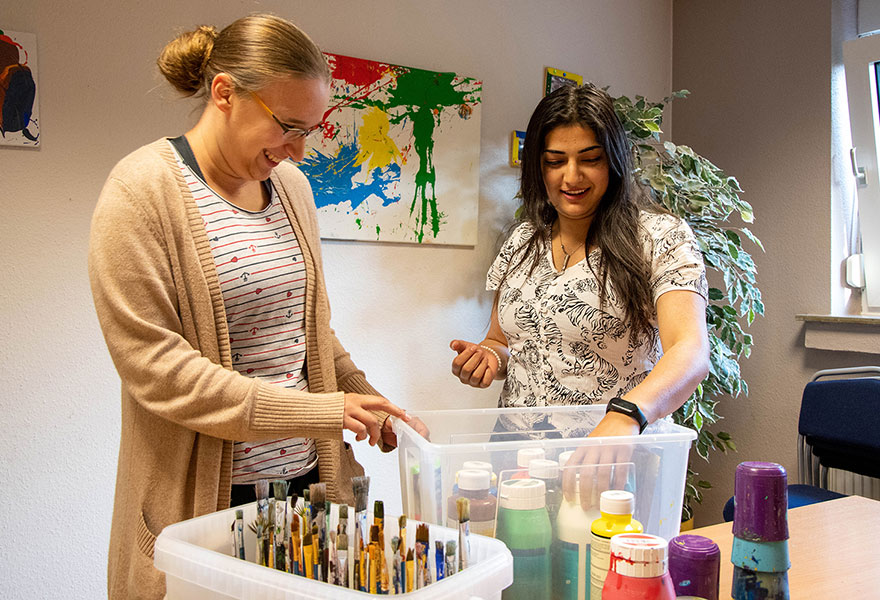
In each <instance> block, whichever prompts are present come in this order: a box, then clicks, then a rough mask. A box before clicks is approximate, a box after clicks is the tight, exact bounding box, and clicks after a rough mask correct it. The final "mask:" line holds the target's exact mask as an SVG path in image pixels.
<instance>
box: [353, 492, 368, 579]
mask: <svg viewBox="0 0 880 600" xmlns="http://www.w3.org/2000/svg"><path fill="white" fill-rule="evenodd" d="M351 487H352V491H353V492H354V511H355V512H354V535H355V544H356V545H357V554H358V559H357V560H358V561H359V563H360V564H359V567H360V568H359V569H358V575H357V577H358V582H357V583H358V589H360V590H361V591H366V588H367V583H368V582H367V573H368V571H367V568H366V567H367V565H366V561H367V559H368V555H367V554H366V549H367V544H368V540H367V533H368V531H367V498H368V496H369V494H370V478H369V477H368V476H361V477H352V478H351Z"/></svg>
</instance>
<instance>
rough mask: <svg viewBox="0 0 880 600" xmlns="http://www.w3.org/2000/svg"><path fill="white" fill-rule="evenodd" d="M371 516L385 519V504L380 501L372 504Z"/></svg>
mask: <svg viewBox="0 0 880 600" xmlns="http://www.w3.org/2000/svg"><path fill="white" fill-rule="evenodd" d="M373 516H374V517H376V518H377V519H384V518H385V503H384V502H382V501H381V500H376V501H375V502H373Z"/></svg>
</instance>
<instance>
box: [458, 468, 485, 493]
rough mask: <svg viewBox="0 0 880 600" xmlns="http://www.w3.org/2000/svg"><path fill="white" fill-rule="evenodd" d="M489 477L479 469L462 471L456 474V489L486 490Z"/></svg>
mask: <svg viewBox="0 0 880 600" xmlns="http://www.w3.org/2000/svg"><path fill="white" fill-rule="evenodd" d="M489 481H490V475H489V472H488V471H483V470H481V469H462V470H461V471H459V472H458V489H460V490H488V489H489Z"/></svg>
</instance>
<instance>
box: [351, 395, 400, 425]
mask: <svg viewBox="0 0 880 600" xmlns="http://www.w3.org/2000/svg"><path fill="white" fill-rule="evenodd" d="M363 398H364V399H363V400H362V401H361V403H360V404H361V408H362V409H366V410H378V411H381V412H385V413H388V414H389V415H391V416H393V417H398V418H400V419H403V420H404V421H408V420H409V416H408V415H407V414H406V411H405V410H404V409H402V408H400V407H399V406H397V405H396V404H392V402H391V401H390V400H388V399H387V398H383V397H382V396H363Z"/></svg>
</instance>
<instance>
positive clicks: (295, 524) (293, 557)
mask: <svg viewBox="0 0 880 600" xmlns="http://www.w3.org/2000/svg"><path fill="white" fill-rule="evenodd" d="M290 572H291V573H293V574H295V575H302V574H303V573H302V570H301V569H300V547H299V516H297V515H296V514H293V515H292V516H291V519H290Z"/></svg>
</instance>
